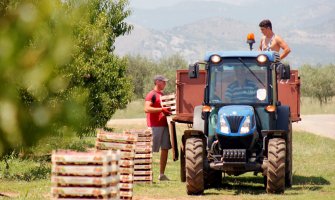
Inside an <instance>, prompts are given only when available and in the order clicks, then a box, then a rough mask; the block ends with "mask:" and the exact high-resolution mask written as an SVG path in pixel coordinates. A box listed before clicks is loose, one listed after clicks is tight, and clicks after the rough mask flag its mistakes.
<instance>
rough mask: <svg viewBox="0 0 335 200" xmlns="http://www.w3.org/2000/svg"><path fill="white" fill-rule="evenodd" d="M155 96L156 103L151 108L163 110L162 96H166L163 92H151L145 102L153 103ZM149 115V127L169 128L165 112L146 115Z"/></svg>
mask: <svg viewBox="0 0 335 200" xmlns="http://www.w3.org/2000/svg"><path fill="white" fill-rule="evenodd" d="M153 95H155V96H156V100H155V101H154V103H151V106H152V107H154V108H161V107H162V105H161V96H162V95H164V94H163V93H162V92H158V91H155V90H151V91H150V92H149V93H148V94H147V96H146V97H145V101H150V102H152V97H153ZM146 114H147V125H148V127H155V126H167V125H168V124H167V120H166V116H165V115H164V114H163V112H159V113H146Z"/></svg>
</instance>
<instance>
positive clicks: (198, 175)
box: [185, 138, 204, 195]
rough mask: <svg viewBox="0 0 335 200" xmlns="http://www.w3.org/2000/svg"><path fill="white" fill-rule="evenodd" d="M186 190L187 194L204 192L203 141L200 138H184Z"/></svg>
mask: <svg viewBox="0 0 335 200" xmlns="http://www.w3.org/2000/svg"><path fill="white" fill-rule="evenodd" d="M185 147H186V151H185V159H186V190H187V194H189V195H200V194H202V193H203V192H204V143H203V140H202V139H201V138H188V139H187V140H186V145H185Z"/></svg>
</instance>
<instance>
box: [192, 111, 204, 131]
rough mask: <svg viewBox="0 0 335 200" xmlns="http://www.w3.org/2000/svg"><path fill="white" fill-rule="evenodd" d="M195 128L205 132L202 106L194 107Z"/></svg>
mask: <svg viewBox="0 0 335 200" xmlns="http://www.w3.org/2000/svg"><path fill="white" fill-rule="evenodd" d="M193 130H198V131H202V132H203V133H204V132H205V121H204V120H203V119H202V106H201V105H199V106H195V107H194V114H193Z"/></svg>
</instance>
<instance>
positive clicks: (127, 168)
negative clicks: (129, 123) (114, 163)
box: [95, 130, 138, 199]
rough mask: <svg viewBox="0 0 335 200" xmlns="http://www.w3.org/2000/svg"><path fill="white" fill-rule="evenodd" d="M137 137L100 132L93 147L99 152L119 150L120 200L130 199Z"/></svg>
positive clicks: (125, 133) (135, 135) (129, 133)
mask: <svg viewBox="0 0 335 200" xmlns="http://www.w3.org/2000/svg"><path fill="white" fill-rule="evenodd" d="M137 139H138V135H137V134H134V133H131V132H123V133H111V132H107V131H103V130H100V131H98V132H97V140H96V143H95V146H96V148H97V149H101V150H109V149H112V150H116V149H118V150H120V157H121V159H120V161H119V174H120V182H119V188H120V199H132V195H133V176H134V165H135V162H134V159H135V156H136V152H135V149H136V143H137Z"/></svg>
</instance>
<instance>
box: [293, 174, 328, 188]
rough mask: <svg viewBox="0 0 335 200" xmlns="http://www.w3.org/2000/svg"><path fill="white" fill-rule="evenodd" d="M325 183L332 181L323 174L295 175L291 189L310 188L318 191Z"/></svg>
mask: <svg viewBox="0 0 335 200" xmlns="http://www.w3.org/2000/svg"><path fill="white" fill-rule="evenodd" d="M324 185H330V182H329V181H328V180H327V179H325V178H323V177H322V176H299V175H295V176H294V177H293V187H292V188H290V189H291V190H295V191H299V190H310V191H316V190H320V189H322V187H323V186H324Z"/></svg>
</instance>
